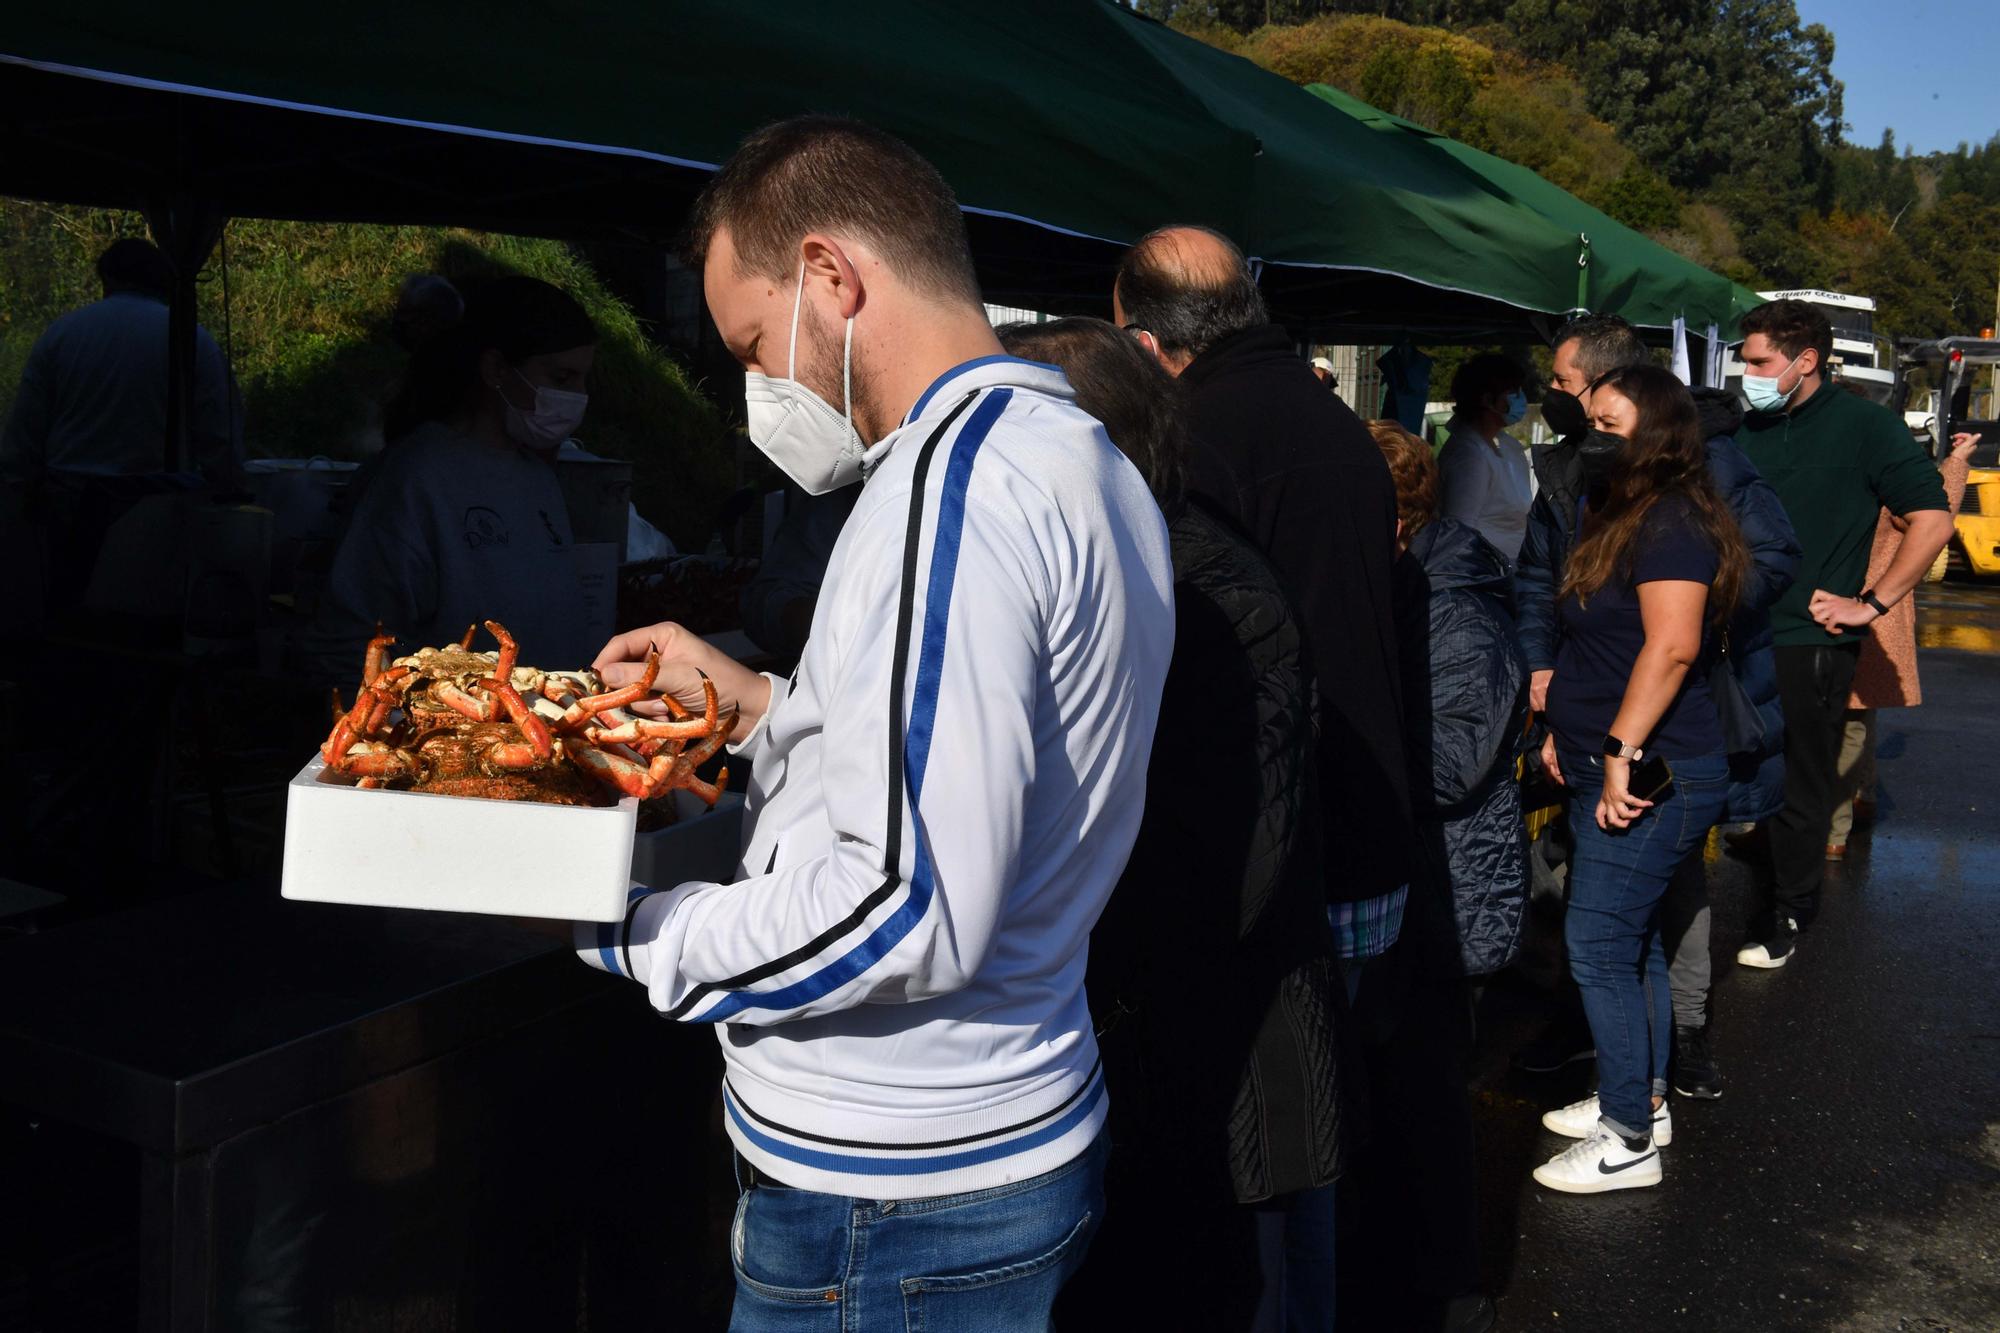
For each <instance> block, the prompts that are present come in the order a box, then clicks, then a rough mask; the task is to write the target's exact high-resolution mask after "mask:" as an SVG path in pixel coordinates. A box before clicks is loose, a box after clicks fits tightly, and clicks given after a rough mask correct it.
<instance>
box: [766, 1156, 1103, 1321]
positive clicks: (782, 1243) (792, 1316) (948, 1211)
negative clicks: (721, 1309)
mask: <svg viewBox="0 0 2000 1333" xmlns="http://www.w3.org/2000/svg"><path fill="white" fill-rule="evenodd" d="M1107 1149H1108V1142H1107V1139H1106V1136H1105V1135H1103V1134H1100V1135H1098V1137H1097V1140H1096V1141H1095V1142H1094V1143H1092V1144H1091V1146H1090V1147H1089V1148H1087V1149H1085V1150H1084V1152H1083V1154H1082V1155H1081V1156H1079V1157H1077V1158H1076V1159H1075V1160H1073V1161H1070V1162H1066V1163H1064V1164H1063V1165H1062V1166H1059V1167H1057V1168H1056V1169H1055V1170H1053V1171H1050V1172H1047V1173H1045V1174H1043V1175H1039V1176H1033V1177H1030V1178H1029V1179H1027V1180H1017V1181H1014V1182H1012V1183H1011V1184H1007V1185H999V1186H995V1187H994V1188H992V1189H986V1190H977V1191H974V1192H972V1193H969V1194H951V1195H942V1196H939V1197H937V1198H931V1199H895V1200H875V1199H848V1198H842V1197H840V1196H838V1195H833V1194H816V1193H813V1192H812V1191H810V1190H799V1189H789V1188H786V1187H785V1186H782V1185H773V1184H771V1183H769V1182H767V1181H761V1180H760V1181H759V1182H758V1183H756V1184H755V1185H754V1186H752V1187H751V1188H748V1189H745V1190H743V1192H742V1194H741V1195H740V1196H739V1197H738V1198H737V1200H736V1221H735V1223H734V1225H733V1226H732V1227H731V1228H730V1236H729V1248H730V1257H731V1259H732V1260H733V1261H734V1263H735V1267H736V1304H735V1307H734V1309H733V1310H732V1311H731V1313H730V1318H729V1327H730V1329H731V1330H732V1331H733V1333H760V1331H761V1330H764V1329H773V1330H793V1329H821V1330H829V1331H831V1330H840V1333H873V1330H876V1329H898V1330H908V1333H918V1330H922V1331H923V1333H1015V1331H1016V1330H1019V1331H1020V1333H1027V1331H1028V1330H1035V1331H1036V1333H1040V1330H1043V1329H1047V1328H1048V1327H1049V1310H1050V1308H1051V1307H1052V1306H1053V1305H1054V1304H1055V1299H1056V1292H1058V1291H1059V1290H1061V1289H1062V1284H1063V1283H1064V1282H1065V1281H1067V1280H1068V1279H1069V1276H1070V1274H1071V1273H1074V1272H1075V1271H1076V1269H1077V1267H1078V1266H1079V1265H1080V1264H1082V1262H1083V1256H1084V1252H1085V1251H1086V1250H1088V1249H1089V1248H1090V1238H1091V1237H1092V1236H1093V1235H1095V1234H1096V1231H1097V1227H1098V1224H1099V1223H1100V1222H1101V1221H1102V1220H1103V1218H1104V1158H1105V1153H1106V1151H1107ZM739 1171H740V1167H739ZM740 1183H741V1181H740V1178H739V1184H740Z"/></svg>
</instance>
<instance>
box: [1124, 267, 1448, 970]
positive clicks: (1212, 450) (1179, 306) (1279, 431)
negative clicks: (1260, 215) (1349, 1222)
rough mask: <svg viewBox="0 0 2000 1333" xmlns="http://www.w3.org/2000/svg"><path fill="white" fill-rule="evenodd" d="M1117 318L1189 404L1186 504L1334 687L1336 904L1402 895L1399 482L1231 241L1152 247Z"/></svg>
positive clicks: (1331, 753)
mask: <svg viewBox="0 0 2000 1333" xmlns="http://www.w3.org/2000/svg"><path fill="white" fill-rule="evenodd" d="M1112 309H1113V313H1114V316H1115V318H1116V321H1117V323H1118V324H1119V325H1120V326H1121V327H1124V328H1126V329H1128V330H1130V331H1131V332H1133V333H1134V334H1135V335H1136V336H1138V338H1139V339H1140V341H1141V343H1142V344H1143V345H1144V346H1146V348H1147V349H1148V350H1149V351H1151V352H1152V354H1153V355H1154V356H1155V357H1157V358H1158V359H1159V362H1160V364H1161V365H1162V366H1164V367H1165V368H1166V369H1167V371H1168V372H1169V373H1171V374H1173V375H1176V376H1178V377H1179V379H1180V381H1181V384H1182V386H1183V388H1184V389H1185V390H1186V391H1187V397H1188V410H1189V415H1190V424H1191V426H1192V428H1193V434H1194V436H1195V440H1196V446H1195V450H1194V458H1193V460H1192V464H1191V466H1190V468H1189V474H1190V475H1189V483H1188V490H1189V492H1190V493H1191V494H1194V495H1197V496H1200V497H1202V498H1203V499H1206V500H1207V501H1209V502H1210V503H1211V504H1213V505H1214V506H1215V507H1216V508H1217V509H1218V510H1220V512H1221V513H1222V514H1223V515H1224V516H1225V517H1226V518H1228V519H1229V520H1230V521H1231V522H1232V523H1234V524H1235V525H1236V526H1237V527H1238V528H1239V529H1240V530H1241V531H1242V532H1244V533H1245V534H1246V535H1247V536H1248V537H1249V538H1250V540H1251V541H1252V542H1253V543H1254V544H1255V545H1256V546H1257V548H1258V549H1259V550H1260V551H1262V552H1263V554H1264V557H1265V558H1266V559H1268V560H1269V561H1270V562H1271V564H1272V566H1273V567H1274V568H1276V569H1277V571H1278V576H1279V577H1280V578H1282V579H1283V580H1284V581H1285V586H1286V590H1287V591H1288V592H1289V593H1290V594H1291V597H1292V601H1293V604H1294V605H1295V606H1297V607H1298V610H1299V618H1300V621H1301V622H1302V623H1303V625H1304V627H1305V637H1306V646H1307V649H1308V650H1309V652H1310V654H1311V657H1312V661H1313V665H1314V668H1315V670H1316V672H1317V674H1318V678H1319V725H1320V738H1319V755H1318V764H1319V773H1320V795H1321V800H1322V802H1323V806H1324V810H1325V815H1326V818H1325V831H1326V850H1327V865H1328V866H1329V868H1330V873H1329V876H1328V881H1327V897H1328V900H1329V901H1331V902H1336V903H1361V902H1363V901H1364V900H1375V899H1385V898H1387V897H1388V896H1389V895H1392V894H1398V893H1400V891H1401V890H1402V889H1403V887H1404V886H1405V885H1407V884H1408V883H1409V882H1410V872H1411V860H1410V847H1411V842H1412V823H1411V816H1410V791H1409V777H1408V772H1409V765H1408V764H1407V762H1406V760H1405V756H1404V753H1403V725H1402V719H1403V698H1402V684H1401V679H1400V667H1399V665H1398V661H1397V649H1396V621H1395V613H1394V607H1393V605H1392V601H1391V597H1392V594H1391V578H1390V567H1391V565H1392V564H1393V563H1394V560H1395V556H1396V492H1395V487H1394V486H1393V485H1392V484H1391V483H1390V480H1389V469H1388V467H1387V466H1386V465H1385V464H1384V463H1383V462H1382V455H1381V454H1380V453H1379V452H1378V451H1377V450H1376V448H1375V444H1374V441H1373V440H1371V439H1370V438H1369V435H1368V431H1367V429H1366V428H1365V427H1363V426H1362V424H1361V420H1360V418H1358V417H1356V416H1355V415H1354V413H1353V412H1352V411H1351V410H1350V409H1349V408H1348V406H1347V405H1346V404H1345V403H1343V402H1341V401H1340V399H1339V398H1337V397H1335V396H1334V395H1333V394H1330V393H1328V392H1327V391H1326V389H1325V388H1324V387H1323V386H1321V384H1320V383H1319V381H1318V380H1317V379H1315V378H1314V377H1313V373H1312V368H1311V367H1310V366H1308V365H1307V364H1306V362H1305V361H1304V360H1303V359H1302V358H1301V357H1300V356H1299V355H1298V353H1297V351H1296V350H1295V349H1294V348H1293V346H1292V341H1291V337H1290V335H1288V334H1287V333H1286V332H1285V331H1284V330H1283V329H1282V328H1280V327H1278V326H1277V325H1275V324H1272V323H1271V322H1270V321H1269V318H1268V316H1267V315H1266V314H1265V311H1264V301H1263V297H1262V295H1261V294H1260V293H1259V292H1258V290H1257V283H1256V279H1255V278H1254V277H1253V276H1252V275H1251V273H1250V269H1249V266H1248V265H1247V264H1246V263H1245V262H1244V259H1243V255H1242V253H1241V252H1240V251H1239V250H1237V248H1236V247H1235V246H1234V245H1233V244H1231V243H1230V242H1229V240H1228V239H1227V238H1225V237H1223V236H1220V235H1218V234H1216V233H1214V232H1211V231H1208V230H1206V229H1203V228H1199V227H1166V228H1162V229H1161V230H1159V231H1156V232H1153V233H1151V234H1150V235H1148V236H1145V237H1144V238H1142V239H1141V240H1140V241H1139V243H1138V244H1137V245H1135V246H1133V247H1132V249H1131V250H1130V251H1128V252H1127V253H1126V255H1125V258H1124V259H1123V260H1122V261H1121V262H1120V264H1119V266H1118V278H1117V283H1116V285H1115V287H1114V288H1113V291H1112ZM1389 938H1393V930H1391V932H1390V935H1389Z"/></svg>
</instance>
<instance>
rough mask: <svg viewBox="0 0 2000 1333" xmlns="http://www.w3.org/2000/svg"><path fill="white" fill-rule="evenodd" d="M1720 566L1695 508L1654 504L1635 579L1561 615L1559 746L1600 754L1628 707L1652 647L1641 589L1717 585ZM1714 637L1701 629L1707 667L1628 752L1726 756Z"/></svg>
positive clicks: (1569, 602) (1572, 601) (1698, 666)
mask: <svg viewBox="0 0 2000 1333" xmlns="http://www.w3.org/2000/svg"><path fill="white" fill-rule="evenodd" d="M1720 567H1721V561H1720V560H1719V559H1718V558H1717V555H1716V551H1715V547H1714V546H1713V545H1712V544H1711V543H1710V542H1709V539H1708V537H1707V536H1706V535H1705V534H1704V533H1703V532H1702V531H1701V529H1700V528H1699V527H1697V526H1696V525H1695V518H1694V514H1693V511H1692V508H1691V506H1690V505H1689V502H1688V501H1686V500H1684V499H1682V498H1680V497H1678V496H1673V497H1669V498H1666V499H1663V500H1661V501H1660V502H1659V503H1657V504H1655V505H1654V506H1653V508H1652V511H1651V512H1650V513H1648V514H1647V515H1646V518H1645V522H1644V523H1643V524H1642V525H1641V527H1640V529H1639V538H1638V543H1637V548H1636V550H1635V552H1634V559H1633V561H1632V575H1631V577H1630V578H1629V579H1627V578H1621V577H1619V576H1618V575H1616V574H1614V575H1613V576H1612V578H1611V580H1610V581H1609V582H1607V583H1606V584H1605V585H1604V586H1603V587H1602V588H1599V589H1598V590H1597V591H1596V592H1595V593H1593V594H1591V597H1590V602H1589V605H1588V606H1580V605H1578V604H1577V599H1576V598H1575V597H1573V596H1571V597H1565V598H1563V600H1562V603H1561V605H1560V606H1559V607H1558V608H1557V613H1558V614H1559V615H1560V616H1561V618H1562V646H1561V647H1560V648H1559V649H1557V650H1556V675H1555V679H1554V680H1553V681H1551V682H1550V683H1549V726H1550V727H1551V728H1552V729H1554V731H1555V733H1556V739H1557V742H1558V743H1559V744H1561V745H1564V746H1567V747H1569V748H1571V749H1575V750H1581V751H1583V752H1584V753H1586V754H1596V753H1598V751H1599V750H1600V749H1601V748H1602V746H1603V742H1604V737H1605V736H1606V735H1607V734H1608V733H1609V732H1610V731H1611V723H1612V719H1614V718H1616V717H1617V716H1618V709H1619V708H1620V706H1622V705H1623V703H1624V702H1625V686H1626V683H1627V682H1628V681H1629V680H1630V679H1631V676H1632V664H1633V663H1634V662H1636V661H1638V660H1639V649H1640V648H1641V647H1642V646H1643V645H1644V644H1645V642H1646V627H1645V624H1644V622H1643V621H1641V619H1640V617H1639V590H1638V585H1640V584H1641V583H1664V582H1670V581H1679V582H1687V583H1706V584H1709V585H1711V586H1713V584H1714V583H1715V575H1716V571H1717V570H1718V569H1719V568H1720ZM1709 638H1710V631H1709V630H1708V628H1707V627H1706V625H1704V628H1703V630H1702V653H1701V655H1700V660H1699V661H1697V662H1696V663H1695V664H1694V665H1693V666H1692V667H1690V668H1688V673H1687V678H1686V679H1685V680H1684V681H1683V682H1682V683H1681V692H1680V693H1679V694H1678V695H1676V696H1675V698H1674V701H1673V703H1672V704H1671V705H1669V706H1668V708H1667V712H1666V715H1665V716H1664V717H1662V718H1661V719H1660V725H1659V726H1658V727H1656V728H1654V730H1653V734H1652V735H1651V736H1649V737H1648V736H1620V737H1619V738H1618V739H1619V740H1622V741H1624V742H1625V743H1626V744H1628V745H1637V746H1640V747H1641V748H1643V749H1645V750H1646V751H1647V752H1648V753H1657V754H1661V755H1664V756H1666V757H1667V758H1668V759H1670V760H1672V759H1692V758H1696V757H1698V756H1701V755H1710V754H1721V753H1723V752H1724V744H1723V739H1722V722H1721V719H1720V718H1719V717H1717V715H1716V712H1715V698H1714V696H1713V695H1711V694H1710V693H1709V689H1708V662H1709V658H1710V654H1709V652H1708V649H1709V647H1710V643H1709Z"/></svg>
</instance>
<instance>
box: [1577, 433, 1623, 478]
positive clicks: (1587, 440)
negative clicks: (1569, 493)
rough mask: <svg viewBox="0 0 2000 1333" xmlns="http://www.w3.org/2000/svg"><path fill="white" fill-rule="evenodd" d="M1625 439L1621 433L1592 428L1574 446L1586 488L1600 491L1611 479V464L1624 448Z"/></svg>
mask: <svg viewBox="0 0 2000 1333" xmlns="http://www.w3.org/2000/svg"><path fill="white" fill-rule="evenodd" d="M1626 444H1627V441H1626V439H1625V437H1624V436H1623V435H1613V434H1612V433H1611V432H1610V431H1608V430H1594V431H1591V432H1590V433H1589V434H1588V435H1585V436H1584V437H1583V440H1582V442H1581V443H1579V444H1578V445H1577V446H1576V460H1577V462H1578V463H1579V464H1580V465H1581V466H1582V468H1583V484H1584V488H1585V489H1586V490H1591V491H1600V490H1602V489H1603V488H1604V484H1605V483H1606V482H1607V481H1609V480H1610V479H1611V465H1612V464H1613V463H1614V462H1616V461H1617V458H1618V455H1619V454H1620V453H1622V452H1623V451H1624V449H1625V445H1626Z"/></svg>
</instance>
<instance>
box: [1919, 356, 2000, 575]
mask: <svg viewBox="0 0 2000 1333" xmlns="http://www.w3.org/2000/svg"><path fill="white" fill-rule="evenodd" d="M1896 362H1897V371H1898V376H1897V380H1898V383H1897V390H1896V392H1897V397H1898V399H1899V400H1900V402H1901V404H1902V409H1903V421H1904V422H1905V424H1907V425H1908V426H1909V427H1910V431H1911V433H1912V434H1913V435H1915V436H1916V438H1917V440H1918V442H1919V443H1921V444H1923V445H1924V446H1925V447H1926V448H1927V449H1928V450H1929V452H1930V454H1931V456H1932V457H1933V458H1942V457H1944V455H1945V453H1946V451H1947V450H1949V449H1950V448H1951V437H1952V436H1953V435H1956V434H1958V433H1959V432H1960V431H1973V432H1976V433H1977V434H1979V435H1980V436H1982V437H1983V438H1981V440H1980V441H1979V446H1978V448H1977V449H1975V450H1974V451H1973V454H1972V473H1971V475H1970V477H1969V478H1968V479H1967V481H1966V486H1965V503H1964V504H1963V505H1961V506H1960V507H1959V511H1958V521H1957V524H1956V529H1957V531H1956V533H1955V535H1954V536H1953V538H1952V543H1951V546H1950V547H1949V549H1948V551H1947V558H1948V560H1949V569H1950V571H1951V572H1953V573H1959V574H1967V575H1970V576H1972V577H1974V578H1982V579H1990V578H2000V402H1996V401H1995V399H1996V396H2000V395H1996V391H1995V387H1994V381H1995V376H2000V339H1996V338H1995V337H1994V336H1993V330H1992V329H1982V330H1981V331H1980V336H1978V337H1950V338H1933V339H1924V340H1914V339H1912V340H1906V341H1905V342H1904V343H1903V345H1902V346H1901V348H1900V349H1899V352H1898V355H1897V358H1896ZM1920 367H1921V368H1922V369H1923V370H1924V371H1925V372H1926V375H1925V378H1926V379H1927V380H1928V381H1929V382H1930V384H1931V385H1932V386H1933V387H1931V388H1929V389H1927V390H1923V391H1922V393H1921V397H1919V395H1918V393H1917V392H1916V391H1914V390H1913V388H1912V386H1911V384H1910V381H1909V375H1910V372H1911V371H1913V370H1916V369H1918V368H1920ZM1912 400H1915V401H1912Z"/></svg>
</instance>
